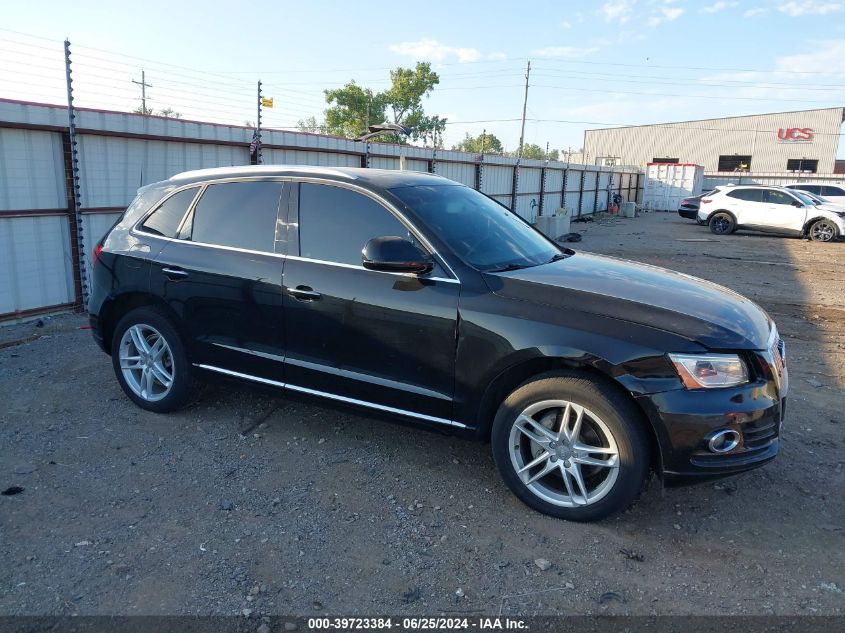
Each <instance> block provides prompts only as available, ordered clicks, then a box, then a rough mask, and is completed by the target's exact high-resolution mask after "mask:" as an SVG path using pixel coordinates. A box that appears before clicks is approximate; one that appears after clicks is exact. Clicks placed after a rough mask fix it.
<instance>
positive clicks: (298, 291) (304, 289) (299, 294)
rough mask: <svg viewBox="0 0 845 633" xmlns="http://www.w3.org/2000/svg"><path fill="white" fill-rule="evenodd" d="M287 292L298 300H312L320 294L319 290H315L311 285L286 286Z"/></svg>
mask: <svg viewBox="0 0 845 633" xmlns="http://www.w3.org/2000/svg"><path fill="white" fill-rule="evenodd" d="M288 294H289V295H290V296H291V297H293V298H294V299H296V300H298V301H314V300H315V299H319V298H320V297H321V296H322V295H321V294H320V293H319V292H315V291H314V289H313V288H311V286H297V287H296V288H288Z"/></svg>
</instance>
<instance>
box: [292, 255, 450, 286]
mask: <svg viewBox="0 0 845 633" xmlns="http://www.w3.org/2000/svg"><path fill="white" fill-rule="evenodd" d="M287 259H293V260H296V261H298V262H309V263H312V264H323V265H324V266H337V267H338V268H349V269H352V270H358V271H365V272H368V273H382V274H384V275H395V276H398V277H410V278H411V279H420V280H422V279H428V280H430V281H442V282H444V283H449V284H459V283H461V282H460V281H458V280H457V279H452V278H451V277H426V276H425V275H417V274H416V273H398V272H394V271H390V270H372V269H371V268H364V267H363V266H355V265H354V264H344V263H341V262H329V261H326V260H324V259H312V258H311V257H300V256H299V255H287Z"/></svg>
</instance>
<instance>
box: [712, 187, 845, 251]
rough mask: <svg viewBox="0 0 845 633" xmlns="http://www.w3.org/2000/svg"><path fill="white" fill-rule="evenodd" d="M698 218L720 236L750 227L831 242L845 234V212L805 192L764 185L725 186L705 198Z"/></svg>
mask: <svg viewBox="0 0 845 633" xmlns="http://www.w3.org/2000/svg"><path fill="white" fill-rule="evenodd" d="M698 219H699V220H701V221H704V222H706V223H707V224H708V225H709V226H710V230H711V231H712V232H713V233H715V234H717V235H728V234H730V233H733V232H734V231H736V230H737V229H749V230H754V231H765V232H771V233H783V234H786V235H799V236H802V237H803V236H806V237H809V238H810V239H811V240H813V241H816V242H831V241H834V240H836V239H837V238H839V236H841V235H845V211H842V210H840V209H839V208H838V206H836V205H832V206H826V205H816V204H815V203H814V202H813V200H811V199H810V198H808V197H807V196H805V195H804V194H803V193H802V192H801V191H798V190H795V189H785V188H783V187H768V186H763V185H739V186H734V187H724V188H722V189H719V190H717V191H715V192H713V193H712V194H710V195H708V196H706V197H704V198H702V199H701V206H700V207H699V210H698Z"/></svg>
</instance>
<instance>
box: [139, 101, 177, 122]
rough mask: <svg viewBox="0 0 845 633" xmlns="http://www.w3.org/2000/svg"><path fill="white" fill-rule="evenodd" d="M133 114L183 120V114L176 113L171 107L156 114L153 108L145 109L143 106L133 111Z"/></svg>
mask: <svg viewBox="0 0 845 633" xmlns="http://www.w3.org/2000/svg"><path fill="white" fill-rule="evenodd" d="M132 112H134V113H135V114H149V115H155V116H163V117H167V118H168V119H181V118H182V113H181V112H176V110H174V109H173V108H171V107H167V108H164V109H162V110H159V111H158V112H156V111H155V110H154V109H153V108H145V107H144V105H143V104H141V105H139V106H138V107H137V108H135V109H134V110H132Z"/></svg>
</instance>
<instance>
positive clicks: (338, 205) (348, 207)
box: [299, 183, 409, 266]
mask: <svg viewBox="0 0 845 633" xmlns="http://www.w3.org/2000/svg"><path fill="white" fill-rule="evenodd" d="M383 235H390V236H397V237H404V238H408V237H409V234H408V229H406V228H405V226H404V225H403V224H402V223H401V222H400V221H399V220H398V219H396V217H395V216H394V215H393V214H392V213H391V212H390V211H388V210H387V209H386V208H384V207H383V206H381V205H380V204H379V203H378V202H376V201H375V200H373V199H372V198H369V197H367V196H365V195H363V194H360V193H357V192H355V191H350V190H349V189H343V188H341V187H331V186H329V185H315V184H310V183H302V184H301V185H300V186H299V252H300V255H301V256H302V257H308V258H310V259H319V260H322V261H327V262H336V263H340V264H353V265H357V266H361V265H362V264H361V250H362V249H363V248H364V245H365V244H366V243H367V242H369V241H370V240H371V239H372V238H374V237H380V236H383Z"/></svg>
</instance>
